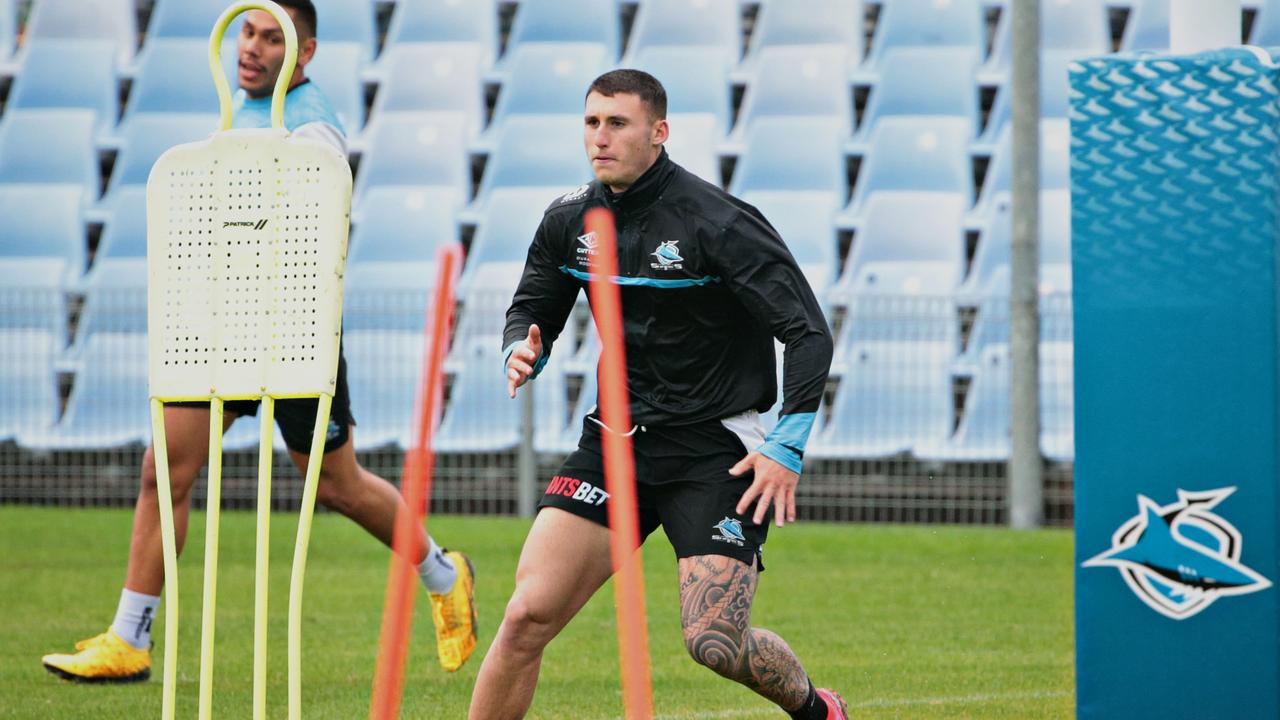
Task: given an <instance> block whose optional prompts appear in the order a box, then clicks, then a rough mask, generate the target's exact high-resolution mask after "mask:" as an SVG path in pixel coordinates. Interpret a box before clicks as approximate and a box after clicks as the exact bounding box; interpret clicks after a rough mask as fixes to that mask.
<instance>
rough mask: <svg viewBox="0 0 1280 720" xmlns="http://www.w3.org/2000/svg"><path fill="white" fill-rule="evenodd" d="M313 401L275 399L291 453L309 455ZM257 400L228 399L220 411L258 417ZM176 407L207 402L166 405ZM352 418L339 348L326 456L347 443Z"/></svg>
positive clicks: (313, 424)
mask: <svg viewBox="0 0 1280 720" xmlns="http://www.w3.org/2000/svg"><path fill="white" fill-rule="evenodd" d="M319 402H320V401H319V400H318V399H316V398H297V399H293V400H277V401H276V407H275V418H276V425H277V426H278V427H279V428H280V435H281V436H282V437H283V438H284V444H285V445H286V446H287V447H288V448H289V449H290V450H293V451H294V452H300V453H303V454H306V453H309V452H311V431H312V430H314V429H315V427H316V409H317V407H318V406H319ZM261 404H262V403H261V402H260V401H258V400H229V401H227V402H225V403H223V405H222V411H223V412H227V413H235V414H236V416H237V417H247V416H248V417H251V416H255V415H257V414H258V406H259V405H261ZM167 405H173V406H178V407H197V408H207V407H209V403H207V402H174V403H167ZM355 424H356V421H355V418H353V417H351V394H350V393H349V392H348V390H347V359H346V358H345V357H343V355H342V351H341V349H339V351H338V381H337V383H336V387H335V389H334V394H333V405H332V407H331V408H330V410H329V429H328V432H327V433H326V435H325V439H324V451H325V453H331V452H333V451H334V450H337V449H338V448H340V447H342V446H343V445H346V444H347V440H349V439H350V437H351V430H350V426H352V425H355Z"/></svg>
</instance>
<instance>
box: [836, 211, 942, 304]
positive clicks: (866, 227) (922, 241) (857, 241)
mask: <svg viewBox="0 0 1280 720" xmlns="http://www.w3.org/2000/svg"><path fill="white" fill-rule="evenodd" d="M964 207H965V202H964V198H963V197H962V196H960V195H958V194H956V193H948V192H906V191H897V192H879V193H875V194H873V195H871V196H870V197H869V198H868V199H867V205H866V208H867V212H866V216H865V217H866V220H865V222H864V223H863V224H862V225H861V226H859V228H858V232H857V235H856V236H855V237H854V241H853V250H852V251H851V253H850V255H849V266H848V268H846V273H847V274H848V273H853V274H855V275H856V274H857V273H858V272H859V271H860V270H861V269H862V268H864V267H866V266H868V265H870V264H873V263H880V262H942V263H948V264H951V265H954V267H955V269H956V270H957V271H959V270H961V269H962V268H963V262H964V234H963V231H962V227H961V223H960V218H961V217H962V216H963V213H964ZM956 279H957V280H959V278H958V277H957V278H956ZM926 289H927V290H939V291H944V292H949V291H951V290H953V289H954V288H926ZM881 292H893V291H892V290H888V289H881Z"/></svg>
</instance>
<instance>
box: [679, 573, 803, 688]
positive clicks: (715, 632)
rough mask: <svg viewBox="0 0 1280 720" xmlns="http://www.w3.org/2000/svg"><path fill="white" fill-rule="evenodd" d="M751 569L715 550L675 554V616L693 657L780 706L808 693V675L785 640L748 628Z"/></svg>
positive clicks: (753, 576)
mask: <svg viewBox="0 0 1280 720" xmlns="http://www.w3.org/2000/svg"><path fill="white" fill-rule="evenodd" d="M756 574H757V573H756V570H755V568H753V567H750V566H748V565H747V564H745V563H743V562H741V561H738V560H734V559H733V558H728V557H720V556H716V555H701V556H698V557H691V558H681V560H680V620H681V623H682V624H683V626H684V642H685V646H686V647H687V648H688V649H689V654H690V655H692V656H693V659H694V660H696V661H698V662H699V663H700V664H702V665H706V666H707V667H709V668H711V669H712V670H714V671H716V672H717V673H719V674H720V675H723V676H724V677H727V678H729V679H731V680H736V681H737V682H740V683H742V684H743V685H746V686H747V687H749V688H751V689H752V690H754V691H755V692H757V693H759V694H760V695H763V696H764V697H766V698H768V699H769V700H772V701H773V702H775V703H777V704H778V705H779V706H781V707H782V708H783V709H784V710H795V709H796V708H799V707H800V706H801V705H802V704H804V701H805V700H806V699H807V698H808V694H809V678H808V675H806V674H805V672H804V668H803V667H801V665H800V660H799V659H797V658H796V656H795V653H794V652H792V651H791V648H790V647H789V646H788V645H787V643H786V641H785V640H783V639H782V638H780V637H778V636H777V635H776V634H774V633H772V632H769V631H768V630H762V629H759V628H752V627H751V601H752V599H753V598H754V597H755V591H756Z"/></svg>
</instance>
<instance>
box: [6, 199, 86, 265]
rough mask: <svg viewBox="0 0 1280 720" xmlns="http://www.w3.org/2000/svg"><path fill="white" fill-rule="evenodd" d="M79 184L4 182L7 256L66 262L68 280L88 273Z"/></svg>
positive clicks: (63, 263) (64, 263)
mask: <svg viewBox="0 0 1280 720" xmlns="http://www.w3.org/2000/svg"><path fill="white" fill-rule="evenodd" d="M83 197H84V190H83V189H82V188H81V187H80V186H78V185H0V217H3V218H4V219H5V233H4V242H3V243H0V255H2V256H3V257H5V258H40V257H43V258H49V259H52V260H55V261H58V262H60V263H62V270H63V273H64V275H63V276H64V278H65V280H66V282H67V283H68V284H73V283H75V282H76V281H78V280H79V278H80V276H81V275H82V274H83V273H84V270H85V264H86V257H87V255H88V250H87V248H86V247H85V246H86V244H87V243H86V241H85V233H84V219H83V212H82V210H81V206H82V199H83Z"/></svg>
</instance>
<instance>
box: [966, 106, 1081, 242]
mask: <svg viewBox="0 0 1280 720" xmlns="http://www.w3.org/2000/svg"><path fill="white" fill-rule="evenodd" d="M1012 136H1013V127H1012V126H1011V125H1005V127H1004V130H1003V131H1002V132H1001V133H1000V140H999V141H998V142H997V143H996V146H995V152H993V153H992V155H991V163H990V164H989V165H988V168H987V177H986V181H985V182H983V184H982V192H980V193H979V194H978V204H977V205H976V206H975V207H974V209H973V213H972V215H973V218H974V219H975V220H976V221H977V222H976V223H970V224H971V225H974V224H981V223H982V220H983V218H985V217H986V216H987V215H989V214H990V212H991V208H992V203H993V202H994V200H995V198H997V197H999V196H1000V195H1002V194H1005V193H1009V192H1011V191H1012V190H1013V137H1012ZM1040 189H1041V190H1069V189H1071V129H1070V127H1068V124H1067V119H1066V118H1049V119H1047V120H1041V121H1040Z"/></svg>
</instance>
